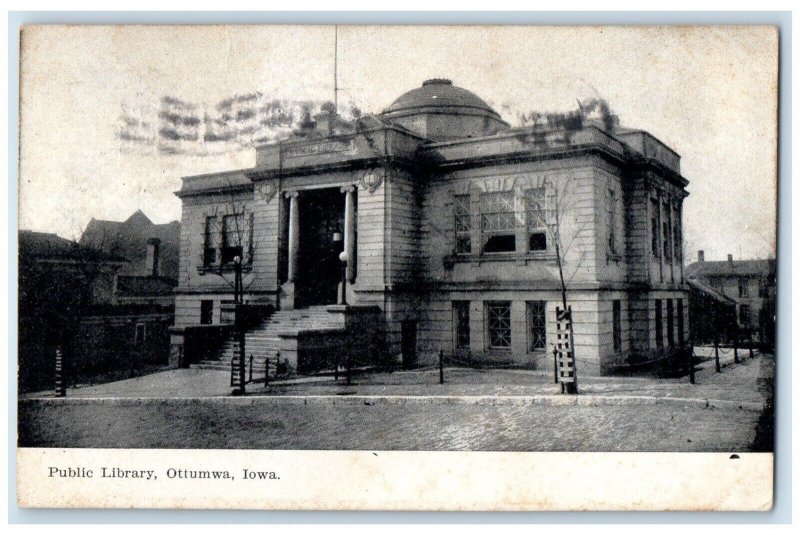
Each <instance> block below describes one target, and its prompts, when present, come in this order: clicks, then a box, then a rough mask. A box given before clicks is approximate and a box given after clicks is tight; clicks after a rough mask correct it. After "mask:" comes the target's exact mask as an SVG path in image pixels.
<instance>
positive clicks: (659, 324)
mask: <svg viewBox="0 0 800 535" xmlns="http://www.w3.org/2000/svg"><path fill="white" fill-rule="evenodd" d="M655 307H656V318H655V323H656V325H655V327H656V347H664V323H663V320H662V311H661V299H656V304H655Z"/></svg>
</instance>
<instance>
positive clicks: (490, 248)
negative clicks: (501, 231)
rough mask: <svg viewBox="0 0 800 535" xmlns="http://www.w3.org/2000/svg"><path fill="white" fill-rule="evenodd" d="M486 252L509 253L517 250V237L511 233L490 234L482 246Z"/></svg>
mask: <svg viewBox="0 0 800 535" xmlns="http://www.w3.org/2000/svg"><path fill="white" fill-rule="evenodd" d="M483 250H484V252H487V253H511V252H514V251H516V250H517V237H516V236H514V235H513V234H511V235H508V234H506V235H500V236H490V237H489V239H487V240H486V245H485V246H484V247H483Z"/></svg>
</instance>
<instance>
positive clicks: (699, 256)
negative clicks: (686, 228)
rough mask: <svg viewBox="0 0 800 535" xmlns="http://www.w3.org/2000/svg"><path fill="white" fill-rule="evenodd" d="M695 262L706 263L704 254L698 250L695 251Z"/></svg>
mask: <svg viewBox="0 0 800 535" xmlns="http://www.w3.org/2000/svg"><path fill="white" fill-rule="evenodd" d="M697 261H698V262H705V261H706V252H705V251H703V250H702V249H700V250H699V251H697Z"/></svg>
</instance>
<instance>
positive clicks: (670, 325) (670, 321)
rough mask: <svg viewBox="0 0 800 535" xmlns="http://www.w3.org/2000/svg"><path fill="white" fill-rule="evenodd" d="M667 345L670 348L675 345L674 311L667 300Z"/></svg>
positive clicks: (669, 300)
mask: <svg viewBox="0 0 800 535" xmlns="http://www.w3.org/2000/svg"><path fill="white" fill-rule="evenodd" d="M667 343H668V344H669V346H670V347H673V346H674V345H675V309H674V306H673V304H672V299H667Z"/></svg>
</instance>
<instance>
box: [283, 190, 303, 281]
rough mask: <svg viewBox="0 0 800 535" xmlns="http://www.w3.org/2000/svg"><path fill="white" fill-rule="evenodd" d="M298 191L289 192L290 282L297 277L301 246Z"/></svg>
mask: <svg viewBox="0 0 800 535" xmlns="http://www.w3.org/2000/svg"><path fill="white" fill-rule="evenodd" d="M297 195H298V193H297V192H296V191H293V192H289V193H287V194H286V196H287V197H288V198H289V273H288V279H289V282H295V279H296V278H297V258H298V252H299V246H300V212H299V211H298V207H297Z"/></svg>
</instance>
